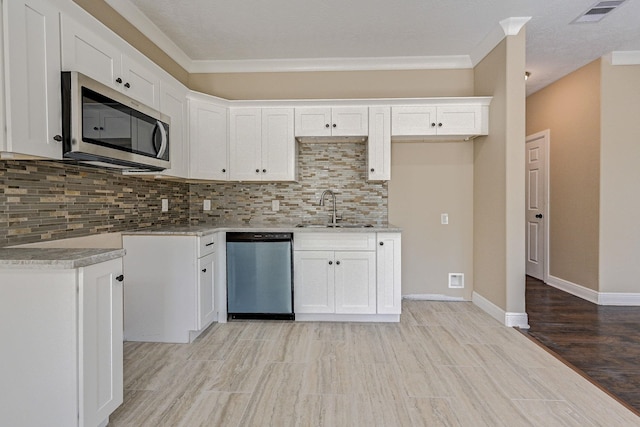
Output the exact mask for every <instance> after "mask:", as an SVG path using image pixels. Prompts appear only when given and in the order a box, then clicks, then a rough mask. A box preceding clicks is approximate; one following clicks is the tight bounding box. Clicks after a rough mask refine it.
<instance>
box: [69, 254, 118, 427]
mask: <svg viewBox="0 0 640 427" xmlns="http://www.w3.org/2000/svg"><path fill="white" fill-rule="evenodd" d="M121 274H122V260H121V259H117V260H111V261H107V262H103V263H100V264H95V265H92V266H89V267H85V268H82V269H80V270H79V277H80V285H79V298H80V304H79V310H80V312H79V318H80V320H81V322H80V324H79V349H80V354H79V361H80V381H79V384H80V390H79V392H80V425H84V426H96V425H99V424H100V423H101V422H103V421H104V420H106V419H107V417H109V415H110V414H111V413H112V412H113V411H114V410H115V409H116V408H117V407H118V406H120V404H122V400H123V380H122V370H123V352H122V340H123V336H122V328H123V325H122V315H123V308H122V282H120V281H118V280H117V277H118V276H120V275H121Z"/></svg>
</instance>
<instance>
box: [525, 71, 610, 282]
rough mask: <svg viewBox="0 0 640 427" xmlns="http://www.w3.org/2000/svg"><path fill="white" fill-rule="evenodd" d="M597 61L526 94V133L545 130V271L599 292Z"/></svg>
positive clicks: (598, 73) (598, 72)
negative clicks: (547, 133)
mask: <svg viewBox="0 0 640 427" xmlns="http://www.w3.org/2000/svg"><path fill="white" fill-rule="evenodd" d="M600 74H601V73H600V60H597V61H594V62H592V63H591V64H588V65H586V66H584V67H582V68H580V69H579V70H577V71H575V72H573V73H571V74H569V75H567V76H566V77H564V78H562V79H560V80H558V81H557V82H555V83H553V84H551V85H549V86H547V87H546V88H544V89H542V90H540V91H539V92H536V93H535V94H533V95H531V96H529V97H528V98H527V135H531V134H534V133H536V132H540V131H542V130H545V129H550V131H551V132H550V134H551V142H550V152H549V158H550V165H549V185H550V205H549V208H550V212H549V235H550V239H549V258H550V259H549V274H550V275H551V276H554V277H558V278H560V279H563V280H567V281H569V282H572V283H575V284H578V285H581V286H585V287H587V288H589V289H593V290H598V274H599V273H598V262H599V261H598V253H599V237H598V235H599V223H600V219H599V197H600Z"/></svg>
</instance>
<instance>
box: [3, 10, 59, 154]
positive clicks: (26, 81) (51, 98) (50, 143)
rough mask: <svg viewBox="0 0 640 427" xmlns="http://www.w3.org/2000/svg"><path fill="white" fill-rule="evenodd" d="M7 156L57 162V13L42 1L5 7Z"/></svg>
mask: <svg viewBox="0 0 640 427" xmlns="http://www.w3.org/2000/svg"><path fill="white" fill-rule="evenodd" d="M2 6H3V7H4V14H5V19H4V24H5V40H4V49H5V72H6V75H5V90H6V110H5V113H6V118H7V122H6V127H7V144H6V145H7V146H6V149H7V151H12V152H15V153H21V154H27V155H34V156H42V157H47V158H52V159H61V158H62V146H61V144H60V143H59V142H56V141H55V140H54V139H53V138H54V137H55V136H56V135H62V124H61V119H60V118H61V116H62V113H61V100H60V70H61V68H60V24H59V22H60V21H59V12H58V10H57V9H56V8H55V7H54V6H53V5H52V3H51V2H48V1H46V0H22V1H21V0H11V1H4V2H3V5H2Z"/></svg>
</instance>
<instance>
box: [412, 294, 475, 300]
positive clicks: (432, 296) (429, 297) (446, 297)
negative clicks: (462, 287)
mask: <svg viewBox="0 0 640 427" xmlns="http://www.w3.org/2000/svg"><path fill="white" fill-rule="evenodd" d="M402 299H406V300H413V301H465V299H464V298H462V297H452V296H449V295H442V294H409V295H403V296H402Z"/></svg>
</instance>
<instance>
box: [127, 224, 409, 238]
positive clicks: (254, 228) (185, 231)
mask: <svg viewBox="0 0 640 427" xmlns="http://www.w3.org/2000/svg"><path fill="white" fill-rule="evenodd" d="M219 231H223V232H234V231H240V232H242V231H246V232H258V233H269V232H275V233H283V232H284V233H310V232H313V233H379V232H394V233H399V232H400V231H402V230H401V228H400V227H396V226H395V225H392V224H387V225H376V224H373V226H372V227H315V226H314V227H297V226H296V224H284V223H283V224H229V223H226V224H216V225H194V226H178V227H164V228H154V229H151V228H150V229H145V230H130V231H123V232H122V234H123V235H168V236H206V235H209V234H213V233H217V232H219Z"/></svg>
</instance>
